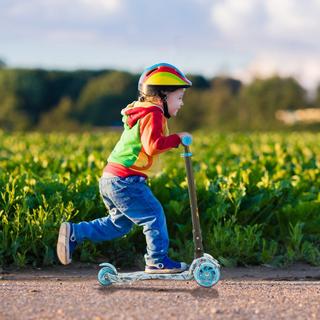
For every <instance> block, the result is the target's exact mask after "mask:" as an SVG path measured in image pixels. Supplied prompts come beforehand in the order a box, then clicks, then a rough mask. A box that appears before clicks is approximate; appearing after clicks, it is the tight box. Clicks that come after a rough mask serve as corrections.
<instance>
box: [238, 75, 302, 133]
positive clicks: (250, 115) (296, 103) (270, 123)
mask: <svg viewBox="0 0 320 320" xmlns="http://www.w3.org/2000/svg"><path fill="white" fill-rule="evenodd" d="M305 104H306V92H305V90H304V89H303V88H302V87H301V85H300V84H299V83H298V82H297V81H296V80H295V79H294V78H292V77H288V78H281V77H279V76H274V77H271V78H268V79H255V80H254V81H252V82H251V83H250V84H249V85H247V86H244V87H243V88H242V90H241V92H240V99H239V106H238V118H239V122H240V125H241V127H242V128H244V129H265V130H268V129H274V128H276V127H277V126H278V125H279V124H278V123H277V122H276V120H275V112H276V110H279V109H285V110H294V109H298V108H301V106H304V105H305Z"/></svg>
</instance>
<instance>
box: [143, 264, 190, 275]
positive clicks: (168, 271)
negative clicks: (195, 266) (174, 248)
mask: <svg viewBox="0 0 320 320" xmlns="http://www.w3.org/2000/svg"><path fill="white" fill-rule="evenodd" d="M182 266H183V268H182V269H145V270H144V272H145V273H151V274H175V273H181V272H184V271H186V270H188V268H189V266H188V265H187V264H185V263H183V264H182Z"/></svg>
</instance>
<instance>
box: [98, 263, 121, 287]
mask: <svg viewBox="0 0 320 320" xmlns="http://www.w3.org/2000/svg"><path fill="white" fill-rule="evenodd" d="M109 274H112V275H117V273H116V272H115V271H114V267H113V268H111V267H103V268H102V269H100V271H99V273H98V281H99V283H100V284H101V285H102V286H110V285H111V284H112V282H111V281H110V279H109V277H108V275H109Z"/></svg>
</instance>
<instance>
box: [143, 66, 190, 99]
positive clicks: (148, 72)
mask: <svg viewBox="0 0 320 320" xmlns="http://www.w3.org/2000/svg"><path fill="white" fill-rule="evenodd" d="M191 86H192V82H191V81H190V80H188V79H187V78H186V76H185V75H184V74H183V72H181V71H180V70H179V69H178V68H176V67H175V66H173V65H171V64H169V63H158V64H154V65H153V66H151V67H148V68H146V69H145V70H144V72H143V73H142V75H141V77H140V79H139V84H138V90H139V92H140V93H142V94H151V93H154V92H155V91H157V90H161V89H163V90H166V89H171V91H172V90H174V89H179V88H189V87H191Z"/></svg>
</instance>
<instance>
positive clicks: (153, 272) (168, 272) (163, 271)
mask: <svg viewBox="0 0 320 320" xmlns="http://www.w3.org/2000/svg"><path fill="white" fill-rule="evenodd" d="M186 270H187V269H185V270H180V269H162V270H144V272H145V273H149V274H176V273H181V272H184V271H186Z"/></svg>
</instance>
